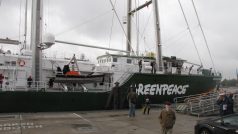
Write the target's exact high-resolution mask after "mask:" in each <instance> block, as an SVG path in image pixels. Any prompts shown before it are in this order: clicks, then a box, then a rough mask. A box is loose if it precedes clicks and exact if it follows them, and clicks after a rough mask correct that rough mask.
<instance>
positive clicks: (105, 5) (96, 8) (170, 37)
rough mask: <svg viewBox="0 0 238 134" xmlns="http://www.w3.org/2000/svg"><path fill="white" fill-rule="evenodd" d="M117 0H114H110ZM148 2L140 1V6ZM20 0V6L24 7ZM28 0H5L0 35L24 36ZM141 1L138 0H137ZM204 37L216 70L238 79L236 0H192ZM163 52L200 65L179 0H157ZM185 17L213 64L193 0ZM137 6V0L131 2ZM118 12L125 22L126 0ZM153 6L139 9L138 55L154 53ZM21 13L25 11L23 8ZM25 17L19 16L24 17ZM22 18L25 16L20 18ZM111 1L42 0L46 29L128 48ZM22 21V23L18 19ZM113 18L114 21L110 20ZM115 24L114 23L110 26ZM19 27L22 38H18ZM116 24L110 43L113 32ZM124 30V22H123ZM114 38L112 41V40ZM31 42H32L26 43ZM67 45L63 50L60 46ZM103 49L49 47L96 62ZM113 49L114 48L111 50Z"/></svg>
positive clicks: (65, 37)
mask: <svg viewBox="0 0 238 134" xmlns="http://www.w3.org/2000/svg"><path fill="white" fill-rule="evenodd" d="M112 1H113V2H114V0H112ZM145 1H146V0H139V3H140V4H142V3H144V2H145ZM20 2H22V6H21V9H20ZM24 2H25V0H1V5H0V18H1V19H0V38H5V37H9V38H12V39H20V40H21V41H22V40H23V36H22V35H23V34H24ZM137 2H138V0H137ZM194 2H195V5H196V7H197V11H198V15H199V17H200V21H201V25H202V27H203V30H204V33H205V35H206V38H207V41H208V45H209V48H210V50H211V54H212V57H213V60H214V63H215V67H216V70H218V71H219V72H221V73H222V74H223V78H228V79H231V78H235V77H236V75H235V72H236V68H237V67H238V53H237V48H238V46H237V45H236V44H237V42H238V38H237V37H236V35H238V26H237V24H238V17H237V12H238V8H237V5H238V1H237V0H229V1H227V0H194ZM158 3H159V13H160V23H161V38H162V51H163V52H162V54H163V55H164V56H177V57H180V58H183V59H186V60H188V61H191V62H193V63H198V64H199V63H200V62H199V58H198V56H197V53H196V50H195V48H194V45H193V43H192V40H191V37H190V35H189V32H188V30H187V26H186V23H185V20H184V18H183V15H182V11H181V10H180V7H179V3H178V1H177V0H158ZM181 3H182V5H183V8H184V11H185V14H186V17H187V19H188V22H189V24H190V28H191V29H192V33H193V35H194V37H195V41H196V45H197V47H198V50H199V54H200V56H201V60H202V62H203V64H204V66H205V67H206V68H210V67H212V64H211V60H210V57H209V53H208V50H207V48H206V45H205V42H204V40H203V37H202V34H201V31H200V29H199V27H198V21H197V20H196V16H195V12H194V9H193V6H192V2H191V0H181ZM133 4H135V1H133ZM30 6H31V5H30V4H29V7H28V12H29V15H28V25H29V27H28V40H29V35H30V9H31V8H30ZM115 7H116V11H117V13H118V15H119V17H120V19H121V20H123V16H125V13H126V0H117V1H116V5H115ZM151 9H152V6H151V5H150V6H149V7H148V8H145V9H143V11H141V12H139V14H138V16H139V20H140V21H139V27H140V28H139V33H140V38H139V42H140V43H139V44H140V53H145V52H146V51H147V52H148V51H155V41H154V26H153V14H152V12H151ZM20 11H21V12H20ZM20 15H21V17H20ZM20 18H21V19H20ZM112 18H113V11H112V7H111V5H110V2H109V0H44V23H45V26H44V30H45V32H50V33H53V34H55V35H56V39H58V40H64V41H70V42H78V43H86V44H91V45H97V46H103V47H111V48H117V49H124V50H125V48H126V45H125V42H126V39H125V35H124V34H123V31H122V29H121V28H120V25H119V22H118V20H117V19H116V16H114V19H112ZM20 20H21V23H20ZM112 21H113V23H112ZM112 24H113V26H112ZM135 24H136V15H134V17H133V24H132V25H133V33H134V34H133V49H134V50H135V49H136V48H135V44H136V38H135V33H136V30H135V29H136V28H135V27H136V25H135ZM19 26H20V35H21V36H20V37H19ZM111 27H112V34H111V41H110V31H111ZM124 28H125V25H124ZM109 42H110V43H109ZM28 43H30V42H29V41H28ZM0 46H2V47H3V49H5V50H7V49H11V50H13V51H16V50H17V47H13V46H10V47H9V46H6V45H0ZM62 48H63V49H62ZM105 52H106V51H105V50H97V49H91V48H84V47H75V46H66V45H63V44H56V45H54V46H52V47H51V48H50V49H48V50H45V52H44V53H45V54H46V55H48V56H56V57H71V56H72V55H73V54H74V53H76V55H80V53H84V54H85V56H86V57H87V58H89V59H90V60H92V61H95V59H96V57H97V56H99V55H101V54H104V53H105ZM112 53H113V52H112Z"/></svg>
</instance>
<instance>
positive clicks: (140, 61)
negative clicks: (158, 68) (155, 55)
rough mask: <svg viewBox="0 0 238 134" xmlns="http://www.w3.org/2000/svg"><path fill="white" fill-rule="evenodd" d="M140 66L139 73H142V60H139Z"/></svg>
mask: <svg viewBox="0 0 238 134" xmlns="http://www.w3.org/2000/svg"><path fill="white" fill-rule="evenodd" d="M138 66H139V73H141V70H142V60H139V62H138Z"/></svg>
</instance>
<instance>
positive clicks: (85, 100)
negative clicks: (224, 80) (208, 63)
mask: <svg viewBox="0 0 238 134" xmlns="http://www.w3.org/2000/svg"><path fill="white" fill-rule="evenodd" d="M220 79H221V77H218V76H204V75H171V74H170V75H169V74H140V73H135V74H133V75H132V76H131V77H130V78H129V79H128V80H127V81H125V82H124V83H123V84H122V85H121V86H120V91H119V96H118V97H119V107H120V108H126V107H128V102H127V100H126V96H127V93H128V90H129V88H130V87H131V86H134V87H135V88H136V91H137V94H138V102H137V106H138V107H140V106H142V104H143V102H144V101H143V100H144V97H145V96H146V95H147V94H149V95H150V97H151V102H152V103H153V104H159V103H162V102H164V101H167V100H168V101H172V100H173V98H174V97H178V96H186V95H193V94H199V93H203V92H208V91H211V90H213V89H214V88H215V87H216V85H217V84H218V83H219V82H220ZM113 99H114V98H113V95H112V92H23V91H15V92H0V107H1V109H0V112H49V111H81V110H102V109H111V108H112V105H113Z"/></svg>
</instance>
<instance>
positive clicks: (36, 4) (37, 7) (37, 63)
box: [31, 0, 43, 81]
mask: <svg viewBox="0 0 238 134" xmlns="http://www.w3.org/2000/svg"><path fill="white" fill-rule="evenodd" d="M42 5H43V1H42V0H32V18H31V19H32V20H31V23H32V25H31V50H32V76H33V81H41V74H42V73H41V70H42V63H41V62H42V61H41V56H42V53H41V49H40V47H38V46H39V45H40V44H41V38H42V37H41V35H42V21H43V20H42V16H43V10H42Z"/></svg>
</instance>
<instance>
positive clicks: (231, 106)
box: [227, 93, 234, 114]
mask: <svg viewBox="0 0 238 134" xmlns="http://www.w3.org/2000/svg"><path fill="white" fill-rule="evenodd" d="M227 98H228V100H229V104H228V107H227V110H228V114H233V113H234V100H233V93H229V94H228V95H227Z"/></svg>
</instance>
